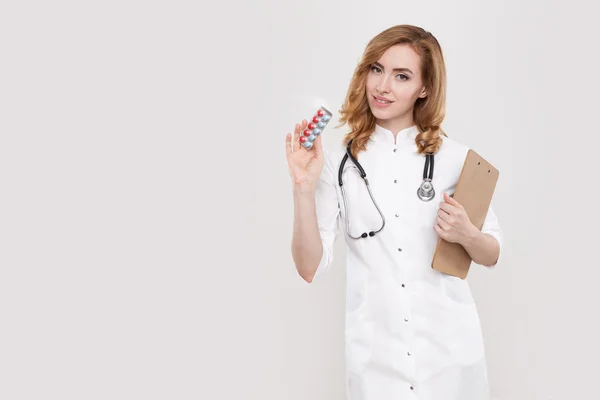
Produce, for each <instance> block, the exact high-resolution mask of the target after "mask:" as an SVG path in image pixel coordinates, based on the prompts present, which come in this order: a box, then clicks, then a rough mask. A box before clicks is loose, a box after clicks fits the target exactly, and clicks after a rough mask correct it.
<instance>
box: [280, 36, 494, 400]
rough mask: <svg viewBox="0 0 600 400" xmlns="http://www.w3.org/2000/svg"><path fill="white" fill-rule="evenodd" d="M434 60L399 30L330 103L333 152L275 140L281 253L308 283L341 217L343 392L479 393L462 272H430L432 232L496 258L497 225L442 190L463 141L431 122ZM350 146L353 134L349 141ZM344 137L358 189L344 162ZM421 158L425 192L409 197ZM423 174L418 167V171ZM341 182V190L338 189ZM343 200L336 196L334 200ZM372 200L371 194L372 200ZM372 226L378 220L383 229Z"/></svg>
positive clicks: (436, 118)
mask: <svg viewBox="0 0 600 400" xmlns="http://www.w3.org/2000/svg"><path fill="white" fill-rule="evenodd" d="M445 91H446V79H445V65H444V59H443V55H442V51H441V49H440V46H439V44H438V42H437V40H436V39H435V38H434V36H433V35H431V33H429V32H426V31H425V30H423V29H421V28H419V27H415V26H410V25H399V26H394V27H392V28H389V29H387V30H385V31H384V32H382V33H380V34H379V35H377V36H376V37H375V38H373V39H372V40H371V41H370V42H369V43H368V45H367V48H366V50H365V52H364V54H363V57H362V60H361V61H360V63H359V65H358V66H357V68H356V70H355V73H354V76H353V78H352V81H351V84H350V88H349V90H348V94H347V96H346V99H345V102H344V104H343V107H342V108H341V110H340V112H341V116H342V117H341V119H340V121H341V123H342V125H343V124H345V123H348V125H349V126H350V128H351V129H350V132H349V133H348V134H347V135H346V137H345V139H344V141H343V142H342V143H340V145H339V146H338V147H337V148H336V149H334V150H333V151H331V152H325V151H324V150H323V147H322V144H321V137H320V136H318V137H317V139H316V141H315V146H314V147H313V148H312V149H311V150H307V149H305V148H304V147H302V146H299V145H298V139H299V136H300V134H301V132H302V131H303V130H304V128H305V127H306V122H307V121H302V123H299V124H296V127H295V131H294V137H293V141H294V142H295V143H294V145H293V146H292V135H291V134H288V135H287V137H286V146H287V160H288V165H289V170H290V173H291V175H292V178H293V185H294V192H293V193H294V210H295V211H294V212H295V214H294V231H293V241H292V255H293V259H294V262H295V265H296V268H297V270H298V273H299V274H300V275H301V276H302V278H303V279H305V280H306V281H307V282H313V281H314V279H316V278H318V277H319V276H320V275H322V274H323V273H324V272H325V271H326V270H327V269H328V268H329V266H330V265H331V262H332V257H333V253H332V252H333V244H334V240H335V238H336V236H337V234H338V229H339V228H338V223H339V222H340V221H341V222H342V226H343V230H344V236H345V242H346V244H347V250H348V251H347V260H346V261H347V292H346V332H345V334H346V361H347V383H348V385H347V391H348V398H349V399H351V400H382V399H386V400H387V399H398V400H401V399H421V400H441V399H443V400H481V399H487V398H488V396H489V394H488V379H487V368H486V358H485V352H484V342H483V339H482V335H481V328H480V323H479V317H478V313H477V309H476V306H475V303H474V301H473V297H472V294H471V291H470V288H469V285H468V283H467V281H466V280H462V279H460V278H456V277H453V276H450V275H446V274H443V273H440V272H438V271H436V270H434V269H432V268H431V260H432V257H433V254H434V251H435V247H436V244H437V241H438V238H440V237H441V238H443V239H444V240H446V241H449V242H454V243H460V244H461V245H462V246H463V247H464V248H465V249H466V250H467V252H468V253H469V254H470V256H471V258H472V259H473V261H474V262H475V263H477V264H480V265H483V266H487V267H494V266H495V265H496V264H497V262H498V259H499V257H500V250H501V245H502V230H501V228H500V226H499V224H498V221H497V219H496V217H495V215H494V212H493V209H492V208H491V207H490V209H489V210H488V214H487V217H486V220H485V223H484V225H483V228H482V229H481V230H478V229H477V228H476V227H475V226H473V224H472V223H471V222H470V221H469V218H468V216H467V215H466V214H465V211H464V209H463V208H462V206H461V205H460V204H458V203H457V202H456V201H455V200H454V199H453V198H451V197H450V196H449V195H451V194H452V193H453V191H454V189H455V187H456V184H457V182H458V178H459V175H460V172H461V169H462V166H463V162H464V160H465V157H466V155H467V152H468V150H469V149H468V147H466V146H464V145H462V144H460V143H458V142H456V141H454V140H452V139H449V138H448V137H447V135H446V134H445V133H444V132H443V131H442V129H441V127H440V126H441V123H442V121H443V119H444V114H445V97H446V93H445ZM350 141H351V142H350ZM349 143H350V149H351V154H352V155H353V156H354V157H355V158H356V159H357V160H358V161H359V163H360V164H361V165H362V167H363V168H364V171H365V173H366V174H367V179H368V181H369V184H370V193H369V190H367V186H366V185H365V182H364V181H363V179H362V177H361V175H360V174H359V171H358V169H357V168H356V167H355V164H354V163H353V162H352V161H351V159H346V162H345V163H344V165H343V169H342V178H343V187H340V185H339V178H340V176H339V175H338V169H339V168H340V165H341V164H342V161H343V157H344V155H345V154H346V147H347V145H348V144H349ZM428 153H433V154H434V163H433V165H434V173H433V176H432V184H433V187H434V189H435V195H434V197H433V198H432V199H430V200H429V201H427V198H424V199H422V198H420V197H419V196H417V189H418V188H419V187H420V186H421V184H422V183H423V181H424V177H423V172H424V165H425V160H426V158H427V157H426V155H427V154H428ZM427 175H428V171H427ZM342 189H343V192H342ZM343 195H344V196H343ZM371 196H372V197H371ZM382 227H383V229H381V228H382Z"/></svg>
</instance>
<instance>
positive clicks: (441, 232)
mask: <svg viewBox="0 0 600 400" xmlns="http://www.w3.org/2000/svg"><path fill="white" fill-rule="evenodd" d="M433 230H434V231H435V232H436V233H437V234H438V236H439V237H441V238H442V239H443V238H444V237H446V232H444V231H443V230H442V228H440V226H439V225H438V224H435V225H433Z"/></svg>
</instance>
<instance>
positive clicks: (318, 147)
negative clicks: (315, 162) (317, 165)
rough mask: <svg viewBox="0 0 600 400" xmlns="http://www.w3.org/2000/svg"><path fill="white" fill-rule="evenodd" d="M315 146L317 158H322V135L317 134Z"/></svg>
mask: <svg viewBox="0 0 600 400" xmlns="http://www.w3.org/2000/svg"><path fill="white" fill-rule="evenodd" d="M313 148H314V149H315V158H317V159H319V160H320V159H321V158H322V157H323V143H322V142H321V135H319V136H317V138H316V139H315V144H314V146H313Z"/></svg>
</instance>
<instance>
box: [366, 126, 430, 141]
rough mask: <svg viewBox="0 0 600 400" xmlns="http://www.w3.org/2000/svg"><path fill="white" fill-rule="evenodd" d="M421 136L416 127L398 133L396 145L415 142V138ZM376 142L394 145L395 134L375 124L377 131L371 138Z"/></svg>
mask: <svg viewBox="0 0 600 400" xmlns="http://www.w3.org/2000/svg"><path fill="white" fill-rule="evenodd" d="M418 134H419V129H418V128H417V126H416V125H413V126H411V127H408V128H405V129H402V130H401V131H400V132H398V135H397V140H396V143H397V144H400V143H401V142H405V141H412V142H414V140H415V138H416V137H417V135H418ZM371 138H372V139H373V141H375V142H382V143H388V144H394V134H393V133H392V131H390V130H389V129H385V128H384V127H382V126H380V125H378V124H375V131H374V132H373V135H372V137H371Z"/></svg>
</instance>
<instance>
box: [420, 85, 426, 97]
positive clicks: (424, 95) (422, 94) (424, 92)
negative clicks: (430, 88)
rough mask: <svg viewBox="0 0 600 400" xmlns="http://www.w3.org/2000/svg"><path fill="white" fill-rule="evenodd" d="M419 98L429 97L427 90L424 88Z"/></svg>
mask: <svg viewBox="0 0 600 400" xmlns="http://www.w3.org/2000/svg"><path fill="white" fill-rule="evenodd" d="M419 97H420V98H422V99H424V98H425V97H427V90H426V89H425V88H423V90H421V94H420V95H419Z"/></svg>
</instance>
